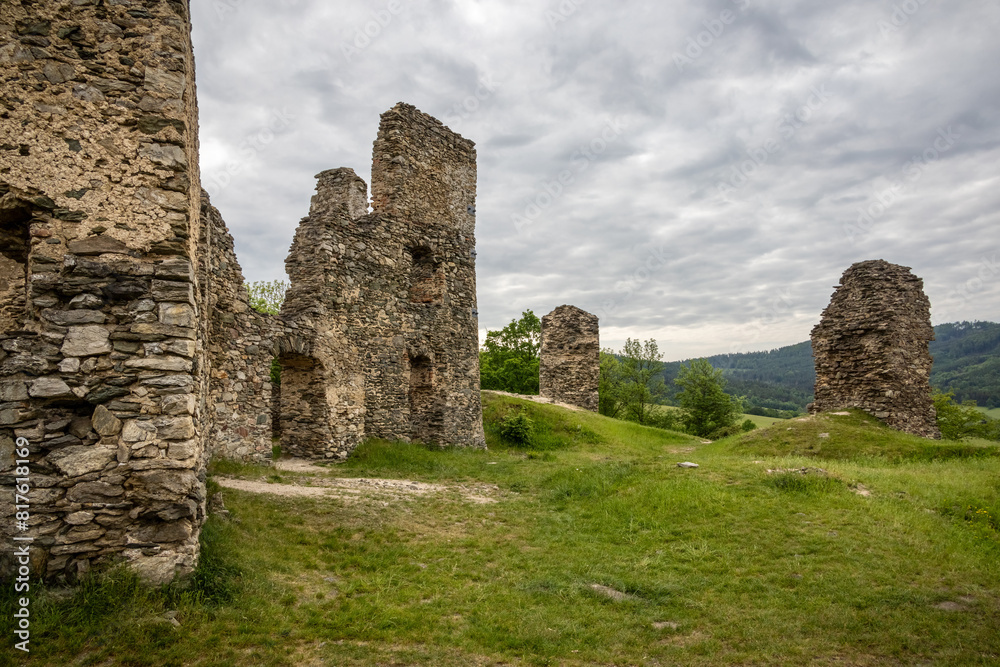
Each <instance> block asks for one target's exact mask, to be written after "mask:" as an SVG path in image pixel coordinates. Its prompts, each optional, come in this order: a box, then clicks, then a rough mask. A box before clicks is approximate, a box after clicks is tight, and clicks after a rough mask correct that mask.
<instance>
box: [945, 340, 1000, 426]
mask: <svg viewBox="0 0 1000 667" xmlns="http://www.w3.org/2000/svg"><path fill="white" fill-rule="evenodd" d="M934 334H935V336H936V337H937V340H935V341H934V342H933V343H931V355H933V357H934V368H933V369H932V370H931V384H932V385H933V386H934V387H936V388H938V389H941V390H942V391H954V392H955V400H956V401H966V400H969V399H971V400H973V401H976V403H978V404H979V405H981V406H983V407H989V408H996V407H1000V324H997V323H995V322H955V323H952V324H942V325H940V326H936V327H934Z"/></svg>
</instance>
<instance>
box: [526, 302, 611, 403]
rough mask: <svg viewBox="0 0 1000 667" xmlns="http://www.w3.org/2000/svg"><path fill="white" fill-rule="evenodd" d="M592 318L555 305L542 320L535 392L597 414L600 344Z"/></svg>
mask: <svg viewBox="0 0 1000 667" xmlns="http://www.w3.org/2000/svg"><path fill="white" fill-rule="evenodd" d="M599 333H600V332H599V328H598V318H597V316H596V315H591V314H590V313H588V312H586V311H584V310H581V309H579V308H577V307H576V306H565V305H564V306H559V307H558V308H556V309H555V310H553V311H552V312H551V313H549V314H548V315H546V316H545V317H543V318H542V346H541V351H540V354H539V378H538V380H539V393H540V394H541V395H542V396H543V397H545V398H551V399H552V400H554V401H559V402H560V403H569V404H570V405H576V406H579V407H581V408H584V409H586V410H592V411H594V412H597V408H598V385H599V384H600V376H601V343H600V335H599Z"/></svg>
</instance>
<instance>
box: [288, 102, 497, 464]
mask: <svg viewBox="0 0 1000 667" xmlns="http://www.w3.org/2000/svg"><path fill="white" fill-rule="evenodd" d="M373 153H374V161H373V165H372V208H373V210H372V212H371V213H369V212H368V188H367V186H366V185H365V182H364V181H363V180H362V179H361V178H359V177H358V176H357V175H355V173H354V172H353V171H352V170H351V169H346V168H341V169H333V170H329V171H324V172H323V173H321V174H319V175H318V176H317V178H318V183H317V186H316V194H315V195H314V196H313V199H312V205H311V207H310V211H309V215H308V217H306V218H304V219H303V220H302V222H301V223H300V225H299V228H298V230H297V231H296V234H295V240H294V241H293V243H292V248H291V251H290V252H289V254H288V258H287V259H286V260H285V267H286V270H287V272H288V275H289V277H290V278H291V286H290V287H289V290H288V292H287V294H286V296H285V302H284V305H283V306H282V310H281V319H282V321H283V323H284V325H285V327H286V335H285V336H284V337H283V338H282V339H281V340H280V342H279V345H280V354H279V359H280V361H281V367H282V371H281V373H282V374H281V384H282V393H281V402H282V404H281V429H282V447H283V448H285V449H286V450H287V451H289V452H292V453H293V454H295V455H298V456H306V457H311V458H337V459H342V458H345V457H346V456H347V455H348V453H350V451H351V450H352V449H353V448H354V447H355V446H356V445H357V444H358V443H359V442H360V441H361V440H362V439H364V438H371V437H375V438H386V439H402V440H420V441H424V442H432V443H438V444H441V445H463V446H474V447H484V446H485V444H486V441H485V438H484V435H483V426H482V407H481V405H480V396H479V345H478V313H477V311H476V269H475V256H476V252H475V244H476V240H475V211H476V207H475V201H476V152H475V148H474V146H473V143H472V142H471V141H469V140H467V139H463V138H462V137H460V136H459V135H457V134H455V133H453V132H451V131H450V130H448V128H446V127H444V126H443V125H442V124H441V123H440V122H439V121H437V120H435V119H434V118H432V117H430V116H428V115H426V114H424V113H421V112H420V111H418V110H416V109H415V108H413V107H412V106H409V105H406V104H397V105H396V106H395V107H393V108H392V109H390V110H389V111H387V112H386V113H384V114H382V120H381V123H380V125H379V131H378V138H377V139H376V141H375V145H374V152H373Z"/></svg>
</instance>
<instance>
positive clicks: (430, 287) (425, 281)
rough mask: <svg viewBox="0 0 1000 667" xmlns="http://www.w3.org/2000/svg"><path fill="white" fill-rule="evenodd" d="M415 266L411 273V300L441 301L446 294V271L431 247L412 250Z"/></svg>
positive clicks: (424, 301) (418, 301)
mask: <svg viewBox="0 0 1000 667" xmlns="http://www.w3.org/2000/svg"><path fill="white" fill-rule="evenodd" d="M410 254H411V256H412V258H413V265H412V266H413V268H412V272H411V274H410V301H411V302H412V303H441V297H442V295H443V294H444V272H443V271H442V270H441V268H440V267H439V266H438V263H437V262H436V261H435V260H434V255H433V254H432V253H431V251H430V249H429V248H414V249H413V250H411V251H410Z"/></svg>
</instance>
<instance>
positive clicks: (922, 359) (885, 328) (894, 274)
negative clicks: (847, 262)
mask: <svg viewBox="0 0 1000 667" xmlns="http://www.w3.org/2000/svg"><path fill="white" fill-rule="evenodd" d="M840 283H841V284H840V285H838V286H837V291H836V292H834V294H833V298H832V299H831V301H830V305H829V306H828V307H827V308H826V310H824V311H823V317H822V319H821V321H820V323H819V324H817V325H816V327H815V328H813V330H812V348H813V357H814V358H815V362H816V401H815V403H813V404H811V406H810V410H811V411H812V412H829V411H834V410H839V409H843V408H860V409H862V410H865V411H866V412H868V413H869V414H872V415H874V416H875V417H878V418H879V419H881V420H882V421H884V422H885V423H887V424H889V425H890V426H892V427H894V428H897V429H899V430H901V431H904V432H906V433H913V434H915V435H921V436H924V437H928V438H940V437H941V432H940V430H939V429H938V427H937V420H936V413H935V411H934V404H933V402H932V401H931V389H930V371H931V363H932V359H931V355H930V349H929V347H930V341H932V340H934V328H933V327H932V326H931V321H930V301H929V300H928V299H927V296H926V295H925V294H924V290H923V281H922V280H921V279H920V278H918V277H916V276H914V275H913V274H912V273H910V269H909V268H908V267H905V266H899V265H897V264H890V263H889V262H886V261H884V260H872V261H866V262H859V263H857V264H854V265H853V266H851V267H850V268H849V269H847V271H845V272H844V276H843V278H842V279H841V281H840Z"/></svg>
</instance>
